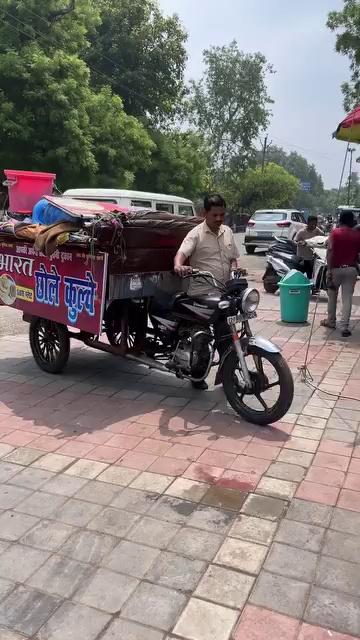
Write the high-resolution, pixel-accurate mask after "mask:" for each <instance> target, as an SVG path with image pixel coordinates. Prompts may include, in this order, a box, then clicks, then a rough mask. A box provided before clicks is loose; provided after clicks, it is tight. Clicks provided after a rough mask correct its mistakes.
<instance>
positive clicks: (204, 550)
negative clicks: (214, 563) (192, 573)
mask: <svg viewBox="0 0 360 640" xmlns="http://www.w3.org/2000/svg"><path fill="white" fill-rule="evenodd" d="M222 541H223V538H222V536H220V535H218V534H216V533H210V532H209V531H201V530H200V529H193V528H192V527H183V529H181V530H180V531H179V533H178V534H177V535H176V536H175V537H174V538H173V540H172V541H171V542H170V544H169V546H168V548H169V550H170V551H175V552H176V553H181V554H182V555H184V556H188V557H189V558H198V559H199V560H207V561H208V562H210V561H211V560H212V559H213V558H214V556H215V555H216V553H217V551H218V550H219V547H220V545H221V543H222Z"/></svg>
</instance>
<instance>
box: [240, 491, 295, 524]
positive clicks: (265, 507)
mask: <svg viewBox="0 0 360 640" xmlns="http://www.w3.org/2000/svg"><path fill="white" fill-rule="evenodd" d="M285 507H286V502H285V501H284V500H280V499H279V498H271V497H269V496H261V495H257V494H254V493H251V494H250V495H249V496H248V498H247V499H246V500H245V503H244V505H243V506H242V508H241V513H245V514H247V515H249V516H257V517H259V518H265V519H266V520H273V521H274V520H278V519H279V518H281V516H282V515H283V513H284V510H285Z"/></svg>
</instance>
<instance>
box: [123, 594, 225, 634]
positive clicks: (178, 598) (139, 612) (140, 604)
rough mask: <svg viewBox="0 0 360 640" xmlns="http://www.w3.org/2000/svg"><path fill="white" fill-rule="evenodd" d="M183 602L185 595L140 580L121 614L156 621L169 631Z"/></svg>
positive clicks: (143, 621)
mask: <svg viewBox="0 0 360 640" xmlns="http://www.w3.org/2000/svg"><path fill="white" fill-rule="evenodd" d="M185 603H186V597H185V596H184V595H182V594H180V593H178V592H177V591H174V590H173V589H167V588H165V587H161V586H159V585H155V584H148V583H146V582H142V583H140V584H139V586H138V587H137V588H136V589H135V592H134V593H133V595H132V596H131V597H130V600H129V601H128V602H127V604H126V605H125V607H124V609H123V611H122V615H123V616H124V617H125V618H130V619H131V620H134V621H135V622H139V623H140V624H144V625H153V624H154V621H156V626H157V627H158V628H159V629H163V630H164V631H170V629H171V628H172V627H173V625H174V624H175V622H176V620H177V618H178V617H179V615H180V612H181V611H182V609H183V607H184V605H185ZM207 640H210V638H207ZM217 640H221V639H220V638H218V639H217Z"/></svg>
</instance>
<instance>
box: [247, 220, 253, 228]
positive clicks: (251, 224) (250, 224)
mask: <svg viewBox="0 0 360 640" xmlns="http://www.w3.org/2000/svg"><path fill="white" fill-rule="evenodd" d="M247 226H248V227H255V222H253V221H252V220H249V221H248V223H247Z"/></svg>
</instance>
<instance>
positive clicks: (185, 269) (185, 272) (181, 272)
mask: <svg viewBox="0 0 360 640" xmlns="http://www.w3.org/2000/svg"><path fill="white" fill-rule="evenodd" d="M174 271H175V273H176V274H177V275H178V276H180V277H181V278H185V277H186V276H190V275H191V274H192V272H193V269H192V267H189V266H188V265H185V264H182V265H177V266H175V267H174Z"/></svg>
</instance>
